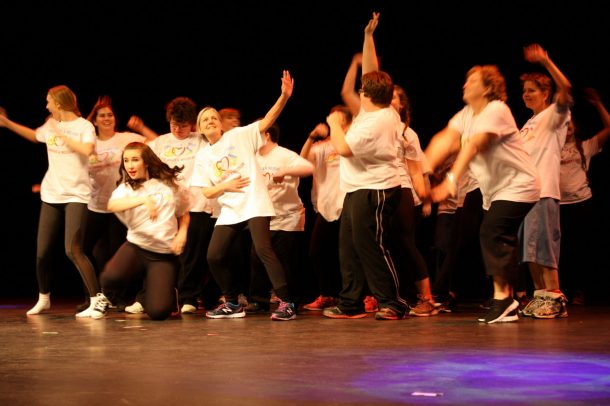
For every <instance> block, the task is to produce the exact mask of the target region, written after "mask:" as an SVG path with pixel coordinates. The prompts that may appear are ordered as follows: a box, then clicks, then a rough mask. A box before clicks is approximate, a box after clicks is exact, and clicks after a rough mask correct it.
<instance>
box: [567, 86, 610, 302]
mask: <svg viewBox="0 0 610 406" xmlns="http://www.w3.org/2000/svg"><path fill="white" fill-rule="evenodd" d="M585 97H586V99H587V101H588V102H589V103H591V104H592V105H593V107H595V109H596V110H597V113H598V114H599V117H600V118H601V121H602V123H603V128H602V129H601V130H600V131H598V132H597V133H596V134H595V135H593V136H592V137H590V138H587V139H586V140H583V139H582V138H581V137H582V135H581V134H580V133H579V129H578V127H577V126H576V125H575V123H574V119H573V118H572V120H571V121H570V123H569V125H568V133H567V135H566V143H565V144H564V146H563V149H562V150H561V176H560V178H559V185H560V189H561V205H560V206H559V207H560V213H561V259H560V262H559V264H560V267H559V268H560V269H561V278H562V286H563V289H564V292H565V293H566V295H567V296H568V298H570V304H584V303H585V298H586V297H587V289H590V288H592V287H593V286H592V283H594V282H593V279H592V278H591V275H590V273H589V272H583V270H592V269H594V261H593V258H594V256H595V255H596V254H595V252H596V250H595V247H596V241H595V240H594V238H593V235H594V233H593V232H592V230H591V228H592V225H594V224H596V222H599V218H597V217H596V214H595V206H594V204H593V202H594V200H593V192H592V191H591V187H590V184H589V176H588V172H589V167H590V162H591V158H592V157H593V156H595V155H597V154H598V153H600V152H601V150H602V147H603V146H604V144H605V143H606V141H607V140H608V137H609V136H610V113H608V110H607V109H606V107H605V106H604V104H603V102H602V100H601V98H600V96H599V94H598V93H597V91H596V90H594V89H591V88H589V89H585ZM604 234H605V233H604Z"/></svg>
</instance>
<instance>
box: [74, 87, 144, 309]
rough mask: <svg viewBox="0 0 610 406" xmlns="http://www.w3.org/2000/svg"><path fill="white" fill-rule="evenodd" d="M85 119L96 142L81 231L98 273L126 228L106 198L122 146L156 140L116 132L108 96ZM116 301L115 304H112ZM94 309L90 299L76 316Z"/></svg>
mask: <svg viewBox="0 0 610 406" xmlns="http://www.w3.org/2000/svg"><path fill="white" fill-rule="evenodd" d="M87 120H89V121H90V122H91V124H93V125H94V127H95V132H96V134H97V142H96V144H95V152H94V153H93V154H91V155H90V156H89V179H90V182H91V199H90V200H89V203H88V204H87V209H88V213H87V223H86V225H85V228H84V232H83V234H84V236H83V238H84V242H83V246H84V251H85V254H86V255H87V257H88V258H90V259H91V261H92V263H93V265H94V267H95V269H96V273H97V274H99V273H100V272H101V271H102V270H103V269H104V266H105V265H106V262H108V260H109V259H110V258H111V257H112V255H114V253H115V252H116V250H117V249H118V248H119V247H120V246H121V244H122V243H123V242H124V241H125V235H126V234H127V229H126V228H125V226H124V225H123V224H122V223H121V222H120V221H119V219H118V218H117V217H116V216H115V215H114V214H113V213H111V212H109V211H108V199H110V195H111V194H112V192H113V191H114V189H115V188H116V183H117V180H118V179H119V167H120V166H121V155H122V152H123V149H124V148H125V146H126V145H127V144H129V143H131V142H146V141H149V140H151V139H154V138H155V137H154V136H153V137H151V138H150V139H147V138H146V137H144V136H142V135H139V134H135V133H132V132H122V131H118V123H117V119H116V115H115V113H114V109H113V108H112V100H111V99H110V97H108V96H102V97H100V98H99V99H98V100H97V102H96V103H95V105H94V106H93V108H92V109H91V112H90V113H89V115H88V116H87ZM115 293H117V296H116V297H115V296H114V295H113V296H111V297H110V299H111V301H112V302H113V303H114V304H115V305H117V304H119V305H123V306H124V305H125V304H126V303H124V302H125V298H124V297H121V295H118V292H115ZM115 302H117V303H115ZM91 310H93V305H92V304H91V300H90V299H89V297H87V300H86V302H85V303H83V304H82V305H80V306H79V308H78V311H80V313H79V314H78V316H79V317H89V316H90V312H91Z"/></svg>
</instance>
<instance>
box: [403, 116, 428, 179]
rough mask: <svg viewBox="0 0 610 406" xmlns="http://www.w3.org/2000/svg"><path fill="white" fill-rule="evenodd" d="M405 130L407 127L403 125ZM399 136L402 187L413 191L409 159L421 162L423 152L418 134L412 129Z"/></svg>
mask: <svg viewBox="0 0 610 406" xmlns="http://www.w3.org/2000/svg"><path fill="white" fill-rule="evenodd" d="M401 127H402V128H403V129H404V127H405V125H404V124H401ZM403 131H404V132H400V133H399V134H398V161H397V164H398V171H399V172H400V187H402V188H411V189H413V180H412V179H411V175H410V174H409V167H408V166H407V159H408V160H410V161H417V162H421V161H422V159H423V151H422V150H421V146H420V143H419V137H418V136H417V133H416V132H415V131H413V129H412V128H411V127H407V129H406V130H403Z"/></svg>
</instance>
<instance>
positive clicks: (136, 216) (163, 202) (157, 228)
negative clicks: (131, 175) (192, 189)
mask: <svg viewBox="0 0 610 406" xmlns="http://www.w3.org/2000/svg"><path fill="white" fill-rule="evenodd" d="M135 196H151V197H152V198H153V200H154V201H155V203H156V207H157V213H158V217H157V218H156V219H155V220H151V219H150V217H149V214H148V209H147V208H146V206H145V205H140V206H137V207H134V208H131V209H128V210H124V211H119V212H115V214H116V216H117V217H118V218H119V220H121V222H122V223H123V224H125V226H126V227H127V241H129V242H130V243H132V244H135V245H137V246H138V247H140V248H143V249H145V250H148V251H153V252H157V253H161V254H170V253H172V250H171V244H172V241H173V240H174V238H175V237H176V234H177V233H178V217H181V216H183V215H184V214H186V213H187V212H188V211H189V205H190V193H189V191H188V189H186V188H184V187H180V189H179V190H178V191H176V192H174V190H173V189H172V188H171V187H169V186H167V185H166V184H165V183H163V182H161V181H160V180H159V179H149V180H147V181H146V182H144V183H142V186H141V187H140V188H138V189H137V190H133V189H132V188H131V186H129V185H128V184H126V183H121V184H120V185H119V186H118V187H117V188H116V189H115V190H114V192H112V196H111V197H110V200H116V199H121V198H124V197H135Z"/></svg>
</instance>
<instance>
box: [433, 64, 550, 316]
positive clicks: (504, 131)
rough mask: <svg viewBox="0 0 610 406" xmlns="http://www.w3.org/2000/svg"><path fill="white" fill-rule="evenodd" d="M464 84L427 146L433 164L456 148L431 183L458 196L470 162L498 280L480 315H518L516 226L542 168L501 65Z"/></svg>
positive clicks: (490, 266) (487, 252)
mask: <svg viewBox="0 0 610 406" xmlns="http://www.w3.org/2000/svg"><path fill="white" fill-rule="evenodd" d="M463 89H464V91H463V100H464V102H465V103H466V106H465V107H464V108H463V109H462V110H460V111H459V112H458V113H457V114H456V115H454V116H453V118H452V119H451V120H450V121H449V124H448V125H447V127H445V128H444V129H443V130H442V131H440V132H439V133H437V134H436V135H434V137H432V139H431V140H430V143H429V145H428V147H427V148H426V156H427V157H428V162H429V164H430V166H431V168H432V169H435V168H436V167H437V166H439V165H442V163H443V162H444V161H445V160H446V159H447V158H448V157H450V156H451V155H452V154H453V153H456V152H457V153H458V155H457V157H456V159H455V162H454V163H453V165H452V167H451V170H450V171H448V172H447V175H446V177H445V180H444V181H443V182H442V183H441V184H439V185H438V186H436V187H435V188H433V189H432V197H433V199H434V201H442V200H445V199H446V198H447V197H448V196H450V195H451V196H455V195H456V194H457V185H458V182H459V181H460V178H461V177H462V176H463V175H464V173H465V171H466V169H467V168H469V169H470V171H471V172H472V174H473V176H474V177H475V179H476V180H477V181H478V182H479V186H480V188H481V193H482V194H483V209H485V210H486V211H487V213H486V214H485V218H484V219H483V223H482V224H481V231H480V242H481V250H482V254H483V259H484V262H485V267H486V270H487V273H488V275H490V276H492V278H493V283H494V297H493V300H492V304H491V308H490V309H489V311H488V312H487V314H486V315H485V316H484V317H481V318H480V319H479V321H480V322H484V323H496V322H508V321H516V320H518V318H519V316H518V314H517V313H518V312H517V308H518V307H519V303H518V302H517V301H516V300H514V299H513V294H514V292H513V288H514V285H515V283H516V279H517V276H518V262H517V261H518V246H519V241H518V231H519V226H520V224H521V222H522V220H523V218H525V215H526V214H527V213H528V212H529V210H530V209H531V208H532V207H533V206H534V204H535V202H537V201H538V199H539V197H540V183H539V179H538V173H537V171H536V168H535V166H534V164H533V162H532V160H531V158H530V156H529V155H528V153H527V152H526V151H525V148H524V146H523V141H522V139H521V137H520V136H519V130H518V129H517V125H516V123H515V119H514V118H513V115H512V113H511V111H510V109H509V108H508V106H507V105H506V104H505V103H504V100H506V97H507V95H506V82H505V79H504V77H503V76H502V74H501V73H500V71H499V70H498V68H497V67H496V66H494V65H484V66H475V67H473V68H471V69H470V70H469V71H468V73H467V75H466V82H465V83H464V87H463Z"/></svg>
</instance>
